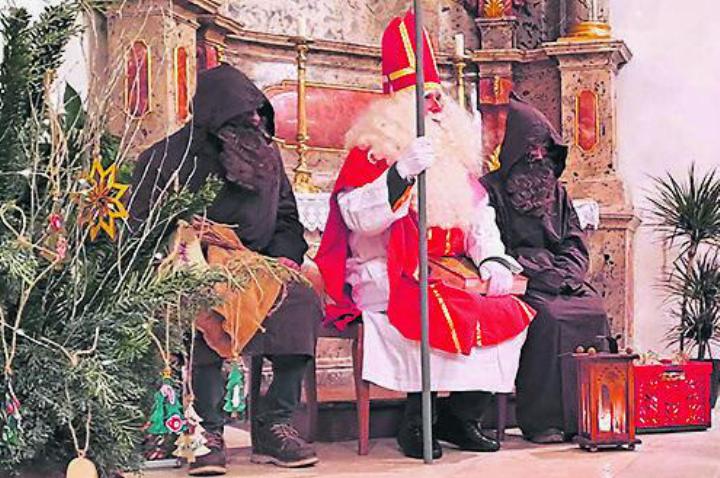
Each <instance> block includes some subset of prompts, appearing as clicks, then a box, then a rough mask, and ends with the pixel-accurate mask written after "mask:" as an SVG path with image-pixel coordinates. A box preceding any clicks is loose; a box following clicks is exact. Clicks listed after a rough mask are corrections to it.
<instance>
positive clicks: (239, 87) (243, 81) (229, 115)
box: [193, 64, 275, 135]
mask: <svg viewBox="0 0 720 478" xmlns="http://www.w3.org/2000/svg"><path fill="white" fill-rule="evenodd" d="M255 110H259V113H260V116H262V117H263V120H264V121H265V124H266V126H267V128H268V133H270V134H271V135H274V134H275V124H274V120H273V118H274V111H273V107H272V105H271V104H270V101H268V99H267V97H266V96H265V94H263V92H262V91H260V89H259V88H258V87H257V86H255V84H254V83H253V82H252V81H251V80H250V78H248V77H247V76H246V75H245V74H244V73H243V72H241V71H240V70H238V69H236V68H234V67H232V66H230V65H227V64H223V65H220V66H218V67H216V68H213V69H210V70H206V71H203V72H202V73H200V75H199V76H198V84H197V90H196V92H195V96H194V98H193V121H194V125H195V127H196V128H200V129H205V130H207V131H212V132H216V131H218V130H219V129H220V127H222V126H223V125H224V124H225V123H227V122H228V121H230V120H231V119H233V118H235V117H237V116H240V115H243V114H246V113H249V112H251V111H255Z"/></svg>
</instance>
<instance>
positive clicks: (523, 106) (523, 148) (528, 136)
mask: <svg viewBox="0 0 720 478" xmlns="http://www.w3.org/2000/svg"><path fill="white" fill-rule="evenodd" d="M508 108H509V112H508V117H507V126H506V128H505V138H504V139H503V143H502V150H501V151H500V169H499V171H498V173H499V175H500V176H502V177H507V176H508V174H509V172H510V170H511V169H512V168H513V166H515V164H517V162H518V161H520V160H521V159H522V158H523V157H525V155H526V154H527V153H528V152H529V151H530V150H531V149H532V148H534V147H536V146H538V145H545V146H546V147H547V148H548V153H549V154H550V155H551V156H552V158H553V160H554V161H555V176H556V177H558V178H559V177H560V176H561V175H562V173H563V171H564V170H565V160H566V158H567V152H568V147H567V145H565V144H564V143H563V140H562V137H561V136H560V134H559V133H558V132H557V131H556V130H555V128H554V127H553V125H552V124H550V122H549V121H548V119H547V118H546V117H545V115H543V114H542V113H541V112H540V111H539V110H538V109H537V108H535V107H534V106H532V105H530V104H529V103H527V102H525V101H524V100H522V99H520V97H519V96H517V95H516V94H515V93H511V95H510V103H509V107H508Z"/></svg>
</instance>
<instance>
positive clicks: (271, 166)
mask: <svg viewBox="0 0 720 478" xmlns="http://www.w3.org/2000/svg"><path fill="white" fill-rule="evenodd" d="M217 136H218V138H219V139H220V141H221V143H222V152H221V153H220V162H221V164H222V166H223V169H225V179H226V180H227V181H229V182H231V183H233V184H235V185H238V186H241V187H243V188H244V189H247V190H250V191H257V190H258V189H265V186H267V184H268V183H274V182H276V181H278V180H279V177H280V176H279V173H280V167H281V160H280V159H279V153H278V151H277V149H276V148H275V146H274V145H273V144H272V139H271V138H270V136H269V135H268V134H267V132H266V131H265V128H264V127H263V125H262V123H261V125H260V126H254V125H252V124H248V123H241V124H238V123H231V124H228V125H227V126H224V127H223V128H222V129H220V131H218V133H217Z"/></svg>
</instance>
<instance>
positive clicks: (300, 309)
mask: <svg viewBox="0 0 720 478" xmlns="http://www.w3.org/2000/svg"><path fill="white" fill-rule="evenodd" d="M192 106H193V118H192V120H191V121H190V123H189V124H187V125H185V126H184V127H183V128H182V129H180V130H179V131H177V132H176V133H174V134H173V135H171V136H170V137H168V138H165V139H163V140H161V141H159V142H157V143H156V144H154V145H153V146H151V147H150V148H149V149H147V150H146V151H145V152H143V153H142V154H141V155H140V157H139V158H138V161H137V164H136V166H135V170H134V172H133V181H132V194H131V199H130V202H129V212H130V220H129V224H130V227H131V228H132V229H135V230H137V229H138V228H140V227H142V223H143V222H144V221H145V220H146V219H147V218H148V215H149V213H150V211H151V208H152V204H154V203H155V202H157V201H158V200H161V198H162V197H163V195H164V194H165V193H166V192H167V191H168V190H172V189H173V188H178V187H187V188H189V189H190V190H191V191H198V190H199V189H200V188H201V187H202V186H203V185H204V184H205V182H206V181H207V179H208V178H209V177H210V176H211V175H214V176H218V177H219V178H221V179H222V180H223V185H222V188H221V190H220V191H219V192H218V194H217V196H216V197H215V199H214V201H213V203H212V204H210V205H209V206H208V209H207V216H208V218H209V219H210V220H212V221H215V222H218V223H224V224H228V225H231V226H232V228H233V230H234V231H235V233H236V234H237V236H238V238H239V239H240V240H241V241H242V243H243V245H244V246H245V247H247V248H249V249H251V250H253V251H255V252H258V253H260V254H263V255H267V256H270V257H286V258H289V259H291V260H293V261H294V262H296V263H297V264H302V261H303V256H304V254H305V252H306V251H307V249H308V246H307V243H306V242H305V239H304V237H303V232H304V229H303V226H302V224H300V221H299V216H298V211H297V205H296V203H295V196H294V195H293V191H292V188H291V186H290V182H289V181H288V178H287V175H286V174H285V170H284V168H283V163H282V158H281V157H280V152H279V150H278V148H277V146H276V145H275V144H274V143H272V141H271V137H272V135H273V134H274V130H275V128H274V111H273V108H272V106H271V104H270V102H269V101H268V99H267V98H266V97H265V95H264V94H263V93H262V92H261V91H260V90H259V89H258V88H257V87H256V86H255V85H254V84H253V83H252V81H250V79H249V78H248V77H247V76H245V75H244V74H243V73H241V72H240V71H238V70H237V69H235V68H233V67H231V66H229V65H221V66H219V67H217V68H214V69H211V70H208V71H205V72H203V73H201V74H200V76H199V78H198V84H197V91H196V94H195V97H194V98H193V105H192ZM256 111H257V112H258V114H259V115H260V119H261V121H260V124H259V125H255V124H253V123H252V120H251V118H252V116H253V113H254V112H256ZM321 319H322V312H321V308H320V304H319V300H318V298H317V296H316V295H315V293H314V292H313V291H312V289H311V288H310V287H306V286H304V285H300V284H297V283H292V284H290V285H289V286H288V290H287V294H286V296H285V298H284V301H283V302H282V304H281V305H280V306H279V307H278V308H277V309H275V311H274V312H273V313H272V314H271V315H270V316H269V317H268V318H267V319H266V320H265V321H264V322H263V328H264V329H265V330H264V332H258V333H256V335H255V336H254V337H253V339H252V340H251V341H250V343H249V344H248V345H247V346H246V347H245V349H244V350H243V353H255V354H263V355H266V354H277V355H287V354H300V355H310V356H313V355H314V353H315V342H316V327H317V324H318V323H320V321H321Z"/></svg>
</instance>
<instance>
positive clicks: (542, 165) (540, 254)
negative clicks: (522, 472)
mask: <svg viewBox="0 0 720 478" xmlns="http://www.w3.org/2000/svg"><path fill="white" fill-rule="evenodd" d="M566 156H567V147H566V146H565V145H564V144H562V140H561V138H560V136H559V135H558V133H557V132H556V131H555V129H554V128H553V126H552V125H551V124H550V123H549V121H548V120H547V119H546V118H545V117H544V116H543V115H542V113H540V112H539V111H538V110H537V109H535V108H534V107H532V106H531V105H529V104H528V103H526V102H524V101H522V100H520V99H519V98H518V97H517V96H515V95H514V94H513V95H512V96H511V98H510V104H509V113H508V118H507V127H506V132H505V138H504V140H503V144H502V150H501V153H500V164H501V166H500V169H499V170H497V171H494V172H492V173H490V174H488V175H486V176H484V177H483V178H482V180H481V181H482V183H483V185H484V186H485V188H486V189H487V190H488V193H489V195H490V204H491V205H492V206H493V207H494V208H495V213H496V221H497V224H498V227H499V228H500V232H501V234H502V239H503V242H504V243H505V246H506V248H507V250H508V253H509V254H510V255H512V256H513V257H515V258H516V259H517V261H518V262H519V263H520V264H521V265H522V266H523V268H524V271H523V275H525V276H526V277H528V279H529V282H528V290H527V293H526V295H525V296H524V297H523V299H524V300H525V301H526V302H527V303H528V304H530V305H531V306H532V307H533V309H535V310H536V311H537V316H536V317H535V320H534V321H533V322H532V323H531V324H530V329H529V332H528V337H527V340H526V342H525V345H524V347H523V349H522V355H521V358H520V370H519V371H518V376H517V380H516V388H517V418H518V424H519V425H520V428H521V429H522V432H523V435H524V436H525V437H526V438H528V439H530V440H532V441H536V442H539V443H548V442H557V441H562V439H563V435H564V434H567V435H570V434H572V433H573V432H575V431H576V430H575V428H574V427H575V426H576V425H575V424H574V423H570V420H567V422H568V423H567V424H565V422H564V420H563V416H564V412H565V415H568V413H567V412H568V410H563V400H562V396H563V386H565V388H567V387H573V384H564V385H563V383H562V374H561V358H560V355H561V354H564V353H569V352H573V351H574V350H575V349H576V347H577V346H579V345H582V346H585V347H587V346H589V345H595V344H596V343H598V340H599V339H598V337H599V336H603V337H604V336H606V335H607V332H608V322H607V315H606V313H605V310H604V307H603V303H602V299H601V298H600V296H599V295H598V293H597V292H596V291H595V290H594V289H593V288H592V286H590V284H588V283H587V282H586V275H587V272H588V265H589V259H588V249H587V246H586V245H585V242H584V239H583V238H584V233H583V231H582V229H581V227H580V223H579V220H578V216H577V214H576V212H575V209H574V208H573V205H572V202H571V200H570V197H569V196H568V193H567V191H566V190H565V187H564V186H563V185H562V184H561V183H560V181H559V178H560V175H561V174H562V173H563V170H564V169H565V158H566ZM571 406H572V404H568V407H571Z"/></svg>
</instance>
